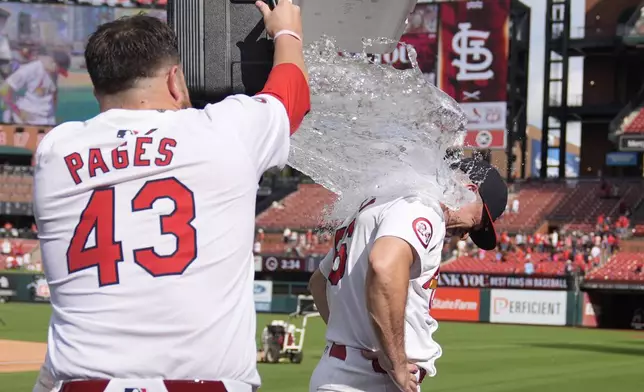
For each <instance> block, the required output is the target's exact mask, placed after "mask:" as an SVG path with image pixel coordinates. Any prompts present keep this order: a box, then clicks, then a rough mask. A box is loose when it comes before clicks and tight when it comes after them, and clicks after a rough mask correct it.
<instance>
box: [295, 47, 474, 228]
mask: <svg viewBox="0 0 644 392" xmlns="http://www.w3.org/2000/svg"><path fill="white" fill-rule="evenodd" d="M408 50H409V52H410V57H411V59H412V62H413V63H414V64H416V61H415V54H416V53H415V51H414V50H413V48H411V47H409V48H408ZM338 52H339V50H338V48H336V46H335V43H334V41H333V40H332V39H328V38H324V39H322V40H320V41H318V42H316V43H314V44H312V45H310V46H309V47H307V48H306V49H305V58H306V62H307V65H308V67H309V73H310V86H311V95H312V110H311V113H310V114H309V115H308V116H307V118H306V119H305V121H304V123H303V125H302V127H301V128H300V130H299V131H298V132H297V133H296V134H295V135H294V136H293V137H292V147H291V154H290V157H289V164H290V165H291V166H293V167H294V168H296V169H298V170H300V171H301V172H303V173H305V174H307V175H308V176H310V177H311V178H312V179H313V180H315V181H316V182H317V183H319V184H321V185H323V186H324V187H326V188H327V189H329V190H331V191H332V192H334V193H336V194H337V195H338V196H339V198H338V201H337V202H336V203H335V205H333V206H329V207H330V208H328V209H327V213H326V214H325V216H324V217H320V218H323V219H324V222H322V223H327V224H328V223H330V222H333V221H336V222H337V220H342V219H344V218H346V216H347V215H350V214H352V213H354V212H355V210H356V208H357V207H358V206H359V205H360V203H361V202H362V201H363V200H364V199H366V198H367V197H370V196H377V197H401V196H417V197H418V198H420V199H421V201H425V202H426V204H427V205H431V206H435V205H436V201H438V202H441V203H443V204H445V205H447V206H448V207H451V208H458V207H459V206H460V205H462V204H463V203H464V202H468V201H471V200H472V199H471V198H472V197H473V194H472V193H471V192H467V191H466V188H465V187H464V186H463V185H462V181H461V179H460V178H459V176H460V175H459V174H457V173H455V172H454V171H453V170H451V169H450V168H449V165H450V163H451V162H452V160H453V159H456V157H458V156H459V154H458V153H457V154H456V155H455V156H454V157H452V158H446V152H447V150H448V149H452V148H454V147H455V146H460V145H461V143H462V140H463V137H464V132H465V124H466V118H465V115H464V113H463V111H462V110H461V109H460V108H459V106H458V104H457V103H456V102H455V101H454V100H453V99H452V98H450V97H449V96H447V95H446V94H445V93H443V92H442V91H440V90H439V89H437V88H436V87H435V86H433V85H431V84H430V83H429V82H427V81H426V80H425V77H424V75H423V74H422V72H421V71H420V70H419V69H418V68H417V66H414V68H413V69H409V70H405V71H400V70H396V69H394V68H393V67H391V66H388V65H379V64H374V63H372V62H371V61H369V59H368V56H367V55H366V54H351V55H346V54H345V55H344V56H341V55H339V54H338Z"/></svg>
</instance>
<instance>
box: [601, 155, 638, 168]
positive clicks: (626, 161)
mask: <svg viewBox="0 0 644 392" xmlns="http://www.w3.org/2000/svg"><path fill="white" fill-rule="evenodd" d="M637 163H638V159H637V153H636V152H609V153H607V154H606V166H637Z"/></svg>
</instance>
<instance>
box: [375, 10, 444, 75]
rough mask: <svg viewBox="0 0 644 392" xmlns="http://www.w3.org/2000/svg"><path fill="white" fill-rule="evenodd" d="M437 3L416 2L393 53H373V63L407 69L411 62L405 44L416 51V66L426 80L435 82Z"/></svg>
mask: <svg viewBox="0 0 644 392" xmlns="http://www.w3.org/2000/svg"><path fill="white" fill-rule="evenodd" d="M438 8H439V7H438V4H426V3H425V4H418V5H416V8H414V11H412V13H411V14H410V15H409V18H408V21H409V23H408V24H407V29H406V30H405V33H404V34H403V36H402V37H401V39H400V43H399V44H398V47H397V48H396V50H395V51H394V52H393V53H387V54H383V55H379V54H377V55H374V62H375V63H386V64H391V65H392V66H393V67H394V68H397V69H409V68H411V67H412V62H411V59H410V56H409V53H408V50H407V45H409V46H411V47H413V48H414V50H415V51H416V55H417V57H416V61H417V62H418V68H419V69H420V70H421V71H422V72H423V74H425V76H426V78H427V80H428V81H429V82H430V83H432V84H436V59H437V58H438Z"/></svg>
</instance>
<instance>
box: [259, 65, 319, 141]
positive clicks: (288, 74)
mask: <svg viewBox="0 0 644 392" xmlns="http://www.w3.org/2000/svg"><path fill="white" fill-rule="evenodd" d="M258 94H268V95H271V96H273V97H275V98H277V99H279V100H280V102H282V105H284V107H285V108H286V113H287V114H288V120H289V122H290V124H291V135H292V134H294V133H295V131H297V129H298V128H299V127H300V125H301V124H302V120H304V116H306V114H307V113H308V112H309V111H310V110H311V93H310V91H309V84H308V83H307V82H306V78H305V77H304V73H302V70H301V69H300V68H298V66H297V65H295V64H290V63H284V64H279V65H277V66H275V67H273V70H271V73H270V75H268V81H266V84H265V85H264V89H263V90H262V91H260V92H259V93H258Z"/></svg>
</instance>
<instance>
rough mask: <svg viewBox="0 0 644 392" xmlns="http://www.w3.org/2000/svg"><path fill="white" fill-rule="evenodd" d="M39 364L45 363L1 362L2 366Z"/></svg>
mask: <svg viewBox="0 0 644 392" xmlns="http://www.w3.org/2000/svg"><path fill="white" fill-rule="evenodd" d="M37 363H43V361H15V362H0V366H5V365H33V364H37Z"/></svg>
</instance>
